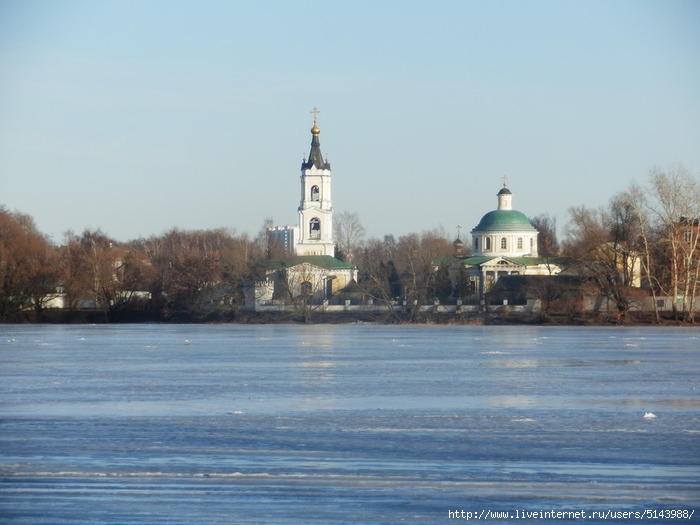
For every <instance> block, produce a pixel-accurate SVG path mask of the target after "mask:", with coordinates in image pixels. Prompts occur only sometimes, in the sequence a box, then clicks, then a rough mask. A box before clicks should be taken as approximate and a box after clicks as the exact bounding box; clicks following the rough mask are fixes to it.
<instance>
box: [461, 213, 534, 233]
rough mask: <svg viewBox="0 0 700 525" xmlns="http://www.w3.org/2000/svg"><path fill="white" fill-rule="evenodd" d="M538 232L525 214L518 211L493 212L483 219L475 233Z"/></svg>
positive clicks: (474, 230)
mask: <svg viewBox="0 0 700 525" xmlns="http://www.w3.org/2000/svg"><path fill="white" fill-rule="evenodd" d="M493 231H536V228H535V227H534V226H533V225H532V224H531V223H530V219H528V218H527V217H526V216H525V214H524V213H522V212H519V211H516V210H493V211H490V212H488V213H487V214H486V215H484V216H483V217H482V218H481V222H479V225H478V226H477V227H476V228H474V229H473V230H472V233H474V232H493Z"/></svg>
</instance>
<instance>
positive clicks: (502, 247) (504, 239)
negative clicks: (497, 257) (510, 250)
mask: <svg viewBox="0 0 700 525" xmlns="http://www.w3.org/2000/svg"><path fill="white" fill-rule="evenodd" d="M507 247H508V241H507V240H506V238H505V237H501V250H505V249H506V248H507Z"/></svg>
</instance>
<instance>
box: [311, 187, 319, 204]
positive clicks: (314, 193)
mask: <svg viewBox="0 0 700 525" xmlns="http://www.w3.org/2000/svg"><path fill="white" fill-rule="evenodd" d="M319 198H320V192H319V190H318V186H311V200H312V201H314V202H318V200H319Z"/></svg>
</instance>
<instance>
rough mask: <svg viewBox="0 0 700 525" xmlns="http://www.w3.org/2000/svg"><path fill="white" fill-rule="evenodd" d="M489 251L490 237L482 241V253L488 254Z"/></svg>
mask: <svg viewBox="0 0 700 525" xmlns="http://www.w3.org/2000/svg"><path fill="white" fill-rule="evenodd" d="M490 250H491V237H486V238H485V239H484V251H486V252H488V251H490Z"/></svg>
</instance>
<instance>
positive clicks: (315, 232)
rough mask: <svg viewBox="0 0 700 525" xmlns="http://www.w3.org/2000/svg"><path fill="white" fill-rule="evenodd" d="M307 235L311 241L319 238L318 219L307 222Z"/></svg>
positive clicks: (319, 225) (319, 226)
mask: <svg viewBox="0 0 700 525" xmlns="http://www.w3.org/2000/svg"><path fill="white" fill-rule="evenodd" d="M309 235H310V236H311V238H312V239H318V238H319V237H321V221H320V220H318V217H314V218H313V219H311V220H310V221H309Z"/></svg>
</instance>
